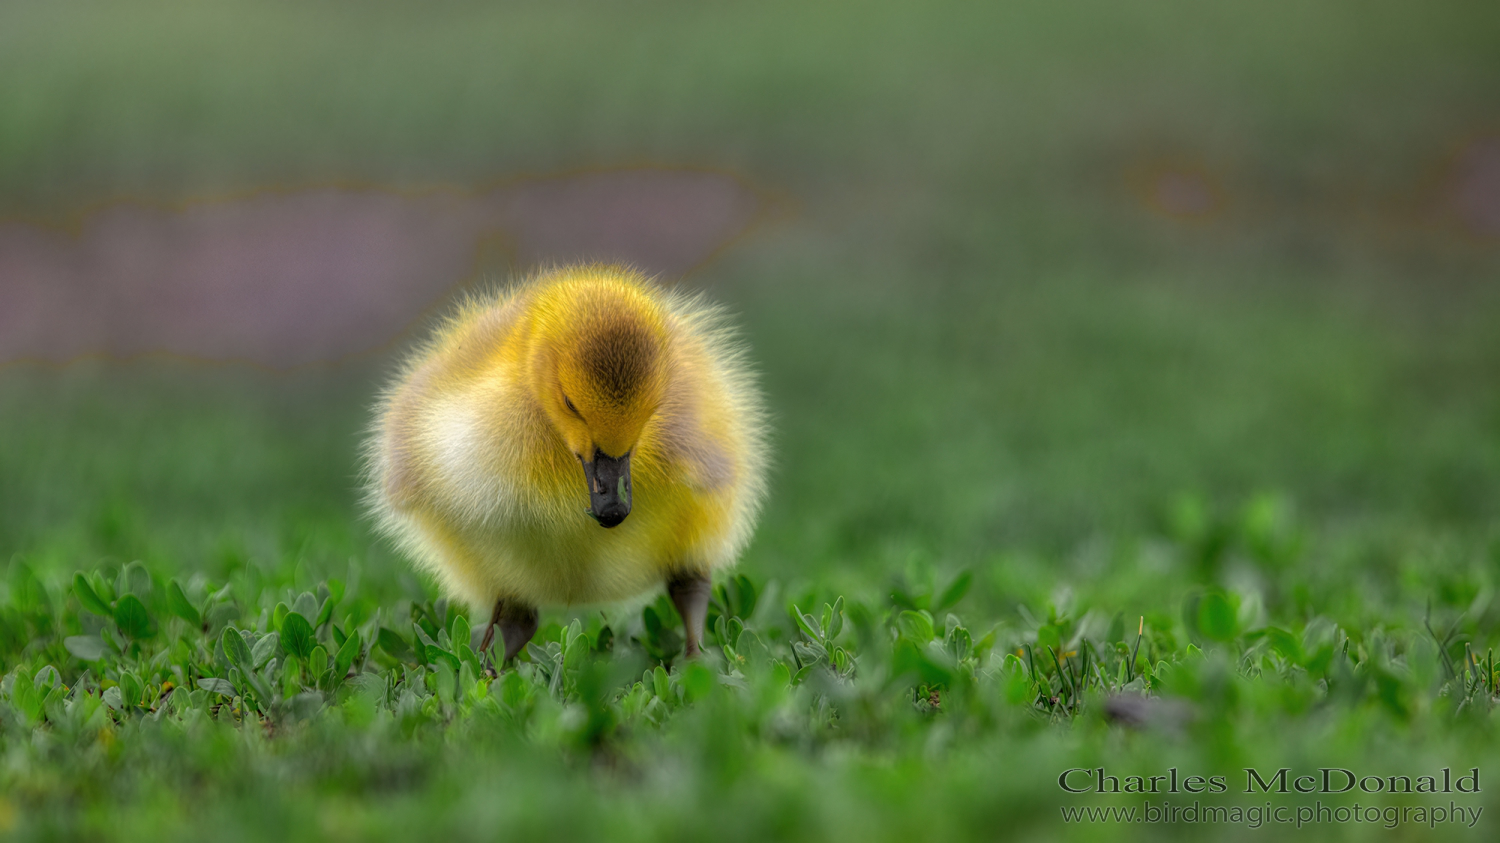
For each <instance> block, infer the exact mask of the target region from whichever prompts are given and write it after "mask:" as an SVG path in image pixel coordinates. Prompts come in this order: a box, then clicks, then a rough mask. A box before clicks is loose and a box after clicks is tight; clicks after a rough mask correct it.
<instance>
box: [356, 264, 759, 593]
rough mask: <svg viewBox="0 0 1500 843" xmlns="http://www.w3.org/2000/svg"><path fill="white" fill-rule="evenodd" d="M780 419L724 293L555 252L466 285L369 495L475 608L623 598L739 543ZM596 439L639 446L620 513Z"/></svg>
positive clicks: (387, 416) (428, 565)
mask: <svg viewBox="0 0 1500 843" xmlns="http://www.w3.org/2000/svg"><path fill="white" fill-rule="evenodd" d="M601 337H602V338H604V339H603V340H601V339H600V338H601ZM575 405H576V406H575ZM584 418H588V419H589V421H588V422H584V421H583V419H584ZM764 418H765V416H764V412H763V409H762V402H761V397H760V393H759V391H758V389H757V388H756V385H755V383H754V379H753V377H752V375H751V373H750V371H749V369H748V368H747V366H746V362H745V359H744V353H743V350H742V348H741V346H740V345H739V344H738V343H737V342H736V340H735V339H734V337H733V335H732V333H731V332H730V331H729V330H728V329H727V328H726V327H725V325H724V323H723V320H722V318H721V314H720V311H719V310H718V309H717V308H715V307H713V306H711V305H708V304H706V303H705V302H704V301H703V299H702V298H700V297H690V296H685V295H682V294H679V293H675V292H670V291H667V290H664V289H662V288H661V287H659V286H657V285H655V284H654V283H652V282H650V281H648V280H647V279H646V278H644V277H643V276H641V275H640V274H639V273H636V272H633V271H631V270H628V269H623V268H620V267H614V266H578V267H568V268H563V269H557V270H552V271H549V272H545V273H543V274H541V275H538V276H536V277H534V278H532V279H530V280H529V281H527V282H525V283H523V284H520V285H518V286H516V287H514V288H512V289H509V290H506V291H503V292H499V293H497V294H493V295H489V296H483V297H478V298H473V299H470V300H468V301H466V302H464V303H463V304H462V305H461V306H459V307H458V309H457V311H456V313H454V314H453V315H452V316H451V317H450V318H449V319H448V320H447V321H446V322H445V323H444V324H443V325H442V326H441V327H440V328H439V329H438V330H437V331H436V333H435V335H434V336H433V337H432V338H431V339H430V340H429V341H428V342H427V343H425V344H424V345H422V346H421V347H420V348H418V349H417V350H416V351H415V353H413V354H412V355H411V356H410V358H409V359H408V360H407V361H406V363H405V365H404V366H403V367H402V368H401V370H400V372H399V374H398V375H397V376H396V378H395V379H394V381H393V383H391V385H390V386H389V388H388V389H387V390H386V391H385V393H384V395H383V396H382V398H381V400H380V402H379V406H378V409H377V416H376V420H375V424H374V425H373V428H372V431H371V434H370V436H369V439H368V441H367V443H366V453H365V455H366V465H367V490H368V500H369V504H370V507H371V509H372V511H373V513H374V515H375V517H376V519H377V521H378V524H379V527H380V529H381V530H382V531H383V532H384V533H385V534H387V535H389V536H390V537H392V538H393V539H394V540H395V542H396V543H397V544H398V545H399V547H400V548H401V549H402V550H403V551H404V552H405V553H406V554H408V555H409V556H410V557H411V558H412V559H413V560H414V561H415V562H416V563H417V564H418V565H419V566H420V567H422V568H424V569H426V570H427V571H430V572H431V573H432V574H433V575H435V576H436V578H437V579H438V581H439V582H440V584H441V585H442V587H443V589H444V590H445V591H446V592H447V593H448V594H449V595H451V596H454V597H456V598H460V599H463V600H465V601H467V602H468V603H469V604H470V605H472V606H473V607H474V608H475V609H476V610H478V611H484V610H487V609H488V608H489V607H490V606H491V605H493V604H495V602H496V601H497V600H513V601H519V602H521V603H525V604H529V605H531V606H545V605H576V604H590V603H601V602H609V601H617V600H623V599H627V598H631V597H634V596H637V595H639V594H641V593H643V592H645V591H647V590H649V589H652V588H655V587H658V586H659V585H661V584H662V583H663V581H664V580H666V579H668V578H671V577H674V576H680V575H682V574H694V573H708V572H711V571H713V570H715V569H719V568H722V567H724V566H727V565H730V564H732V563H733V562H734V561H735V559H736V558H737V557H738V555H739V553H740V551H741V550H742V549H743V548H744V546H745V544H746V542H747V541H748V540H749V538H750V534H751V531H752V529H753V527H754V522H755V519H756V516H757V513H758V510H759V508H760V503H761V500H762V497H763V495H764V492H765V472H766V445H765V421H764ZM589 448H598V450H599V453H602V454H608V455H610V456H612V457H617V456H619V455H620V454H621V453H624V452H626V451H628V452H629V455H630V457H629V458H630V461H631V471H632V474H633V487H634V489H633V504H632V506H631V510H630V514H629V516H628V517H626V518H625V520H624V521H623V522H622V523H620V524H619V526H617V527H614V528H612V529H605V528H604V527H601V526H600V524H599V523H596V522H595V520H594V519H593V518H590V517H589V515H588V513H589V507H590V497H589V490H588V487H587V485H586V483H585V475H584V470H583V468H582V466H581V459H583V458H584V454H583V451H584V450H585V449H589ZM590 453H592V451H590Z"/></svg>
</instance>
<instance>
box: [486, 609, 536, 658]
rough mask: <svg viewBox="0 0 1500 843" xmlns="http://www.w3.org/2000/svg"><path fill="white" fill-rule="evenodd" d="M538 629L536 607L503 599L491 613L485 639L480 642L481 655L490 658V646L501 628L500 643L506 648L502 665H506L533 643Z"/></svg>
mask: <svg viewBox="0 0 1500 843" xmlns="http://www.w3.org/2000/svg"><path fill="white" fill-rule="evenodd" d="M536 627H537V612H536V608H535V607H533V606H527V605H525V604H523V603H521V602H519V601H516V600H507V599H505V598H504V597H502V598H500V599H498V600H496V601H495V610H494V611H493V612H492V613H490V622H489V624H487V625H486V626H485V628H484V637H483V638H481V639H480V640H479V653H480V654H481V655H485V656H486V658H488V655H487V653H488V651H489V649H490V644H491V643H492V642H493V641H494V640H495V629H496V628H499V630H500V642H501V644H502V645H504V647H505V657H504V658H503V659H501V664H504V663H505V662H508V661H510V660H511V659H514V658H515V657H516V654H517V653H519V652H521V648H522V647H525V646H526V644H527V643H528V642H530V641H531V637H532V636H533V635H536Z"/></svg>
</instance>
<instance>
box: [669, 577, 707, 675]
mask: <svg viewBox="0 0 1500 843" xmlns="http://www.w3.org/2000/svg"><path fill="white" fill-rule="evenodd" d="M712 587H713V586H712V584H711V583H710V582H709V579H708V574H702V573H688V574H678V575H677V576H675V577H673V578H672V579H670V580H667V595H668V596H669V597H671V598H672V605H673V606H676V607H677V614H679V615H682V632H683V637H684V638H686V639H687V644H686V645H685V646H684V648H683V655H685V656H686V657H687V658H692V657H693V656H696V655H698V650H699V646H700V644H701V643H702V641H703V621H704V619H705V618H707V617H708V595H709V591H710V590H711V589H712Z"/></svg>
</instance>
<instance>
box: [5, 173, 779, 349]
mask: <svg viewBox="0 0 1500 843" xmlns="http://www.w3.org/2000/svg"><path fill="white" fill-rule="evenodd" d="M759 210H760V202H759V199H758V197H757V196H756V195H755V194H754V193H753V192H752V191H751V190H749V189H748V188H747V187H746V186H745V185H743V184H741V183H740V182H738V181H737V180H735V179H733V178H731V177H729V176H726V175H722V174H717V173H705V172H693V171H681V170H623V171H613V172H603V173H595V174H589V175H580V176H572V177H567V178H559V179H548V180H541V181H534V182H527V183H522V184H517V185H512V186H507V187H503V188H499V189H496V190H491V191H487V192H482V193H461V192H457V191H436V192H430V193H421V194H402V193H396V192H391V191H385V190H376V189H369V190H346V189H317V190H305V191H297V192H280V193H278V192H264V193H258V194H255V195H252V196H250V197H248V198H242V199H235V200H229V201H216V202H205V203H199V204H192V205H189V206H187V207H185V208H182V209H171V210H169V209H162V208H157V207H151V206H148V205H143V204H137V203H129V202H126V203H121V204H117V205H111V206H109V207H106V208H104V209H102V210H99V211H96V212H93V213H90V214H88V215H87V216H86V217H84V219H83V220H82V222H81V224H80V225H79V227H78V230H77V231H76V233H69V232H65V231H61V230H57V229H52V228H47V227H43V226H39V225H34V224H30V223H24V222H6V223H0V361H8V360H21V359H30V360H44V361H50V362H64V361H67V360H71V359H73V358H76V357H79V356H83V355H94V354H103V355H107V356H112V357H130V356H133V355H137V354H141V353H145V352H168V353H173V354H179V355H185V356H189V357H194V358H202V359H209V360H244V361H249V362H253V363H257V364H261V365H264V366H269V367H272V368H290V367H293V366H298V365H303V364H307V363H314V362H320V361H331V360H338V359H340V358H344V357H347V356H349V355H352V354H356V353H359V352H362V351H367V350H370V349H373V348H377V347H380V346H382V345H384V344H385V343H387V342H389V341H390V340H391V339H393V338H394V337H396V336H397V335H399V334H400V333H401V332H402V331H403V330H404V329H405V328H406V327H407V326H409V325H410V324H412V322H413V321H414V320H416V319H417V318H418V317H420V316H421V315H422V314H423V313H424V312H425V311H427V310H428V309H429V308H430V307H432V306H433V305H434V304H435V303H438V302H440V301H441V300H442V299H443V298H444V297H445V296H446V295H447V294H448V293H449V292H450V291H451V290H452V289H453V288H454V287H455V286H456V285H459V284H462V283H464V282H466V281H470V280H472V279H473V276H474V274H475V270H476V260H477V256H478V255H479V250H480V247H481V244H483V243H486V242H490V241H493V240H499V241H500V242H502V243H504V244H506V245H507V246H508V247H509V249H510V251H511V256H512V258H513V261H514V264H515V267H516V269H519V270H524V269H525V268H528V267H533V266H536V265H539V264H547V263H562V262H569V261H577V260H599V261H611V262H623V263H628V264H632V265H634V266H637V267H639V268H641V269H643V270H645V271H647V272H650V273H655V274H659V275H661V276H663V277H666V278H671V277H675V276H678V275H680V274H682V273H683V272H685V271H687V270H688V269H690V268H691V267H693V266H695V265H697V264H699V263H701V262H703V261H704V260H706V259H708V258H709V256H710V255H711V254H712V253H713V251H714V250H715V249H717V248H718V247H720V246H722V245H724V244H726V243H728V242H729V241H730V240H732V239H733V238H734V237H736V236H737V235H739V234H741V233H742V232H744V231H745V230H746V229H747V228H748V227H749V226H750V224H751V223H752V221H753V220H754V218H755V217H756V215H757V213H758V212H759Z"/></svg>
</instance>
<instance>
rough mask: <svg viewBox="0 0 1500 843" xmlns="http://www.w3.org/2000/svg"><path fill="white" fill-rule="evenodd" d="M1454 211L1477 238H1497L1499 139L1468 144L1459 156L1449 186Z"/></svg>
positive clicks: (1499, 231)
mask: <svg viewBox="0 0 1500 843" xmlns="http://www.w3.org/2000/svg"><path fill="white" fill-rule="evenodd" d="M1450 196H1451V203H1452V206H1453V210H1454V212H1455V213H1457V214H1458V217H1459V219H1460V220H1462V221H1463V224H1464V227H1466V228H1468V229H1469V231H1470V232H1472V233H1474V234H1476V235H1479V236H1480V237H1500V137H1488V138H1481V139H1478V140H1475V141H1473V142H1471V143H1470V144H1469V145H1468V146H1466V147H1465V148H1464V150H1463V152H1461V153H1460V154H1459V156H1458V160H1457V161H1456V162H1455V166H1454V170H1453V180H1452V184H1451V187H1450Z"/></svg>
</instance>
